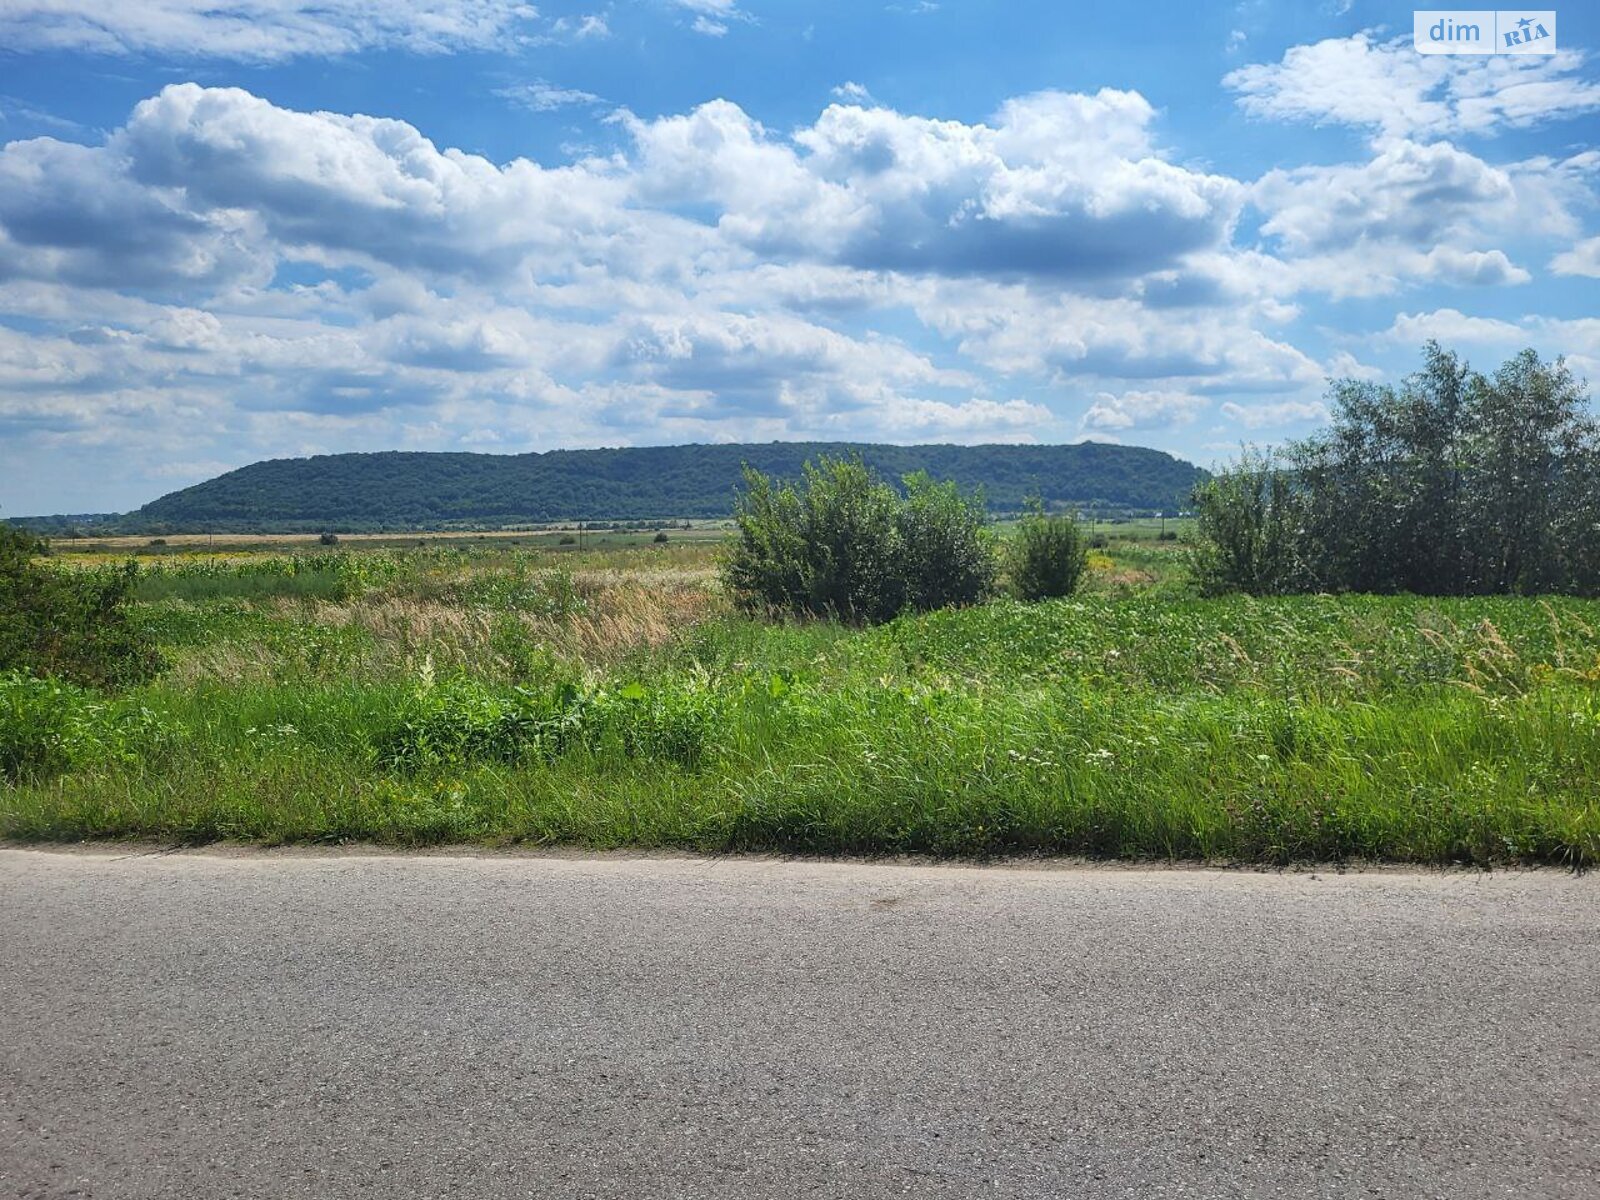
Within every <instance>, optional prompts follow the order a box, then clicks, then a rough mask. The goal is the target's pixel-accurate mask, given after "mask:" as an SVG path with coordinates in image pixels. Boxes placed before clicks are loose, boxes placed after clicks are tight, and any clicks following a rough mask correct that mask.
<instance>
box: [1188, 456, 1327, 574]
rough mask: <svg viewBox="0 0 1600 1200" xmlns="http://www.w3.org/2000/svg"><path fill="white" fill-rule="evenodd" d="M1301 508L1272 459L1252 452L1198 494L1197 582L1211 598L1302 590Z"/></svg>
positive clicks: (1194, 557)
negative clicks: (1300, 587) (1300, 553)
mask: <svg viewBox="0 0 1600 1200" xmlns="http://www.w3.org/2000/svg"><path fill="white" fill-rule="evenodd" d="M1300 515H1301V506H1300V502H1299V499H1298V497H1296V495H1295V494H1294V492H1293V490H1292V489H1291V488H1290V486H1289V480H1288V478H1287V477H1286V476H1285V475H1284V473H1283V472H1282V471H1281V470H1279V469H1278V467H1277V465H1276V463H1275V462H1274V461H1273V459H1272V456H1271V455H1269V454H1258V453H1255V452H1253V451H1250V450H1246V451H1245V452H1244V454H1243V456H1242V457H1241V458H1240V460H1239V461H1238V462H1237V463H1235V464H1234V465H1233V466H1231V467H1229V468H1227V469H1226V470H1223V471H1219V472H1218V473H1217V474H1216V475H1215V476H1214V477H1212V478H1211V479H1209V480H1207V481H1206V483H1204V484H1203V485H1202V486H1201V487H1200V488H1198V489H1197V490H1196V492H1195V548H1194V552H1193V554H1192V555H1191V556H1190V565H1191V566H1192V568H1193V570H1194V576H1195V581H1196V582H1197V583H1198V584H1199V587H1200V590H1201V591H1202V592H1204V593H1205V594H1206V595H1210V596H1217V595H1223V594H1226V593H1228V592H1247V593H1249V594H1250V595H1252V596H1274V595H1279V594H1281V593H1284V592H1292V591H1295V590H1297V589H1298V587H1299V585H1300V583H1301V581H1302V579H1303V574H1302V572H1301V570H1300V565H1299V554H1298V549H1297V546H1296V540H1297V538H1298V536H1299V530H1300V525H1299V522H1300Z"/></svg>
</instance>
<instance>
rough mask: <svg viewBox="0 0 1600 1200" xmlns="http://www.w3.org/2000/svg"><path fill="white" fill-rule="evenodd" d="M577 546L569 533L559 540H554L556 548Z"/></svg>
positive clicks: (576, 540)
mask: <svg viewBox="0 0 1600 1200" xmlns="http://www.w3.org/2000/svg"><path fill="white" fill-rule="evenodd" d="M577 544H578V539H577V538H575V537H573V536H572V535H571V534H570V533H563V534H562V535H561V536H560V537H559V538H557V539H556V545H558V546H576V545H577Z"/></svg>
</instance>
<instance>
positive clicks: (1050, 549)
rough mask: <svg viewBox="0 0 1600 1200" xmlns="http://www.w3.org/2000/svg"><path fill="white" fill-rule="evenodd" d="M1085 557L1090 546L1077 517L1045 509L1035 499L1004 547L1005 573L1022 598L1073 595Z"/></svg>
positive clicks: (1086, 560) (1043, 598)
mask: <svg viewBox="0 0 1600 1200" xmlns="http://www.w3.org/2000/svg"><path fill="white" fill-rule="evenodd" d="M1088 561H1089V546H1088V542H1087V541H1086V540H1085V539H1084V536H1083V529H1082V528H1081V527H1080V526H1079V524H1078V519H1077V518H1076V517H1072V516H1063V515H1061V514H1050V513H1047V512H1045V511H1044V506H1043V505H1042V504H1040V503H1039V502H1037V501H1035V502H1033V503H1032V504H1031V505H1030V506H1029V509H1028V512H1027V513H1026V514H1025V515H1024V516H1023V518H1022V520H1021V522H1019V523H1018V525H1017V532H1016V534H1015V535H1014V536H1013V537H1012V539H1011V542H1010V544H1009V545H1008V546H1007V547H1006V566H1007V572H1006V573H1007V574H1008V575H1009V576H1010V579H1011V590H1012V591H1013V592H1015V593H1016V594H1017V597H1018V598H1019V599H1021V600H1049V599H1051V598H1052V597H1055V596H1070V595H1072V593H1073V592H1075V591H1077V590H1078V582H1079V580H1081V579H1082V578H1083V571H1084V567H1085V566H1087V565H1088Z"/></svg>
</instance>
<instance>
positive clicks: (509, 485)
mask: <svg viewBox="0 0 1600 1200" xmlns="http://www.w3.org/2000/svg"><path fill="white" fill-rule="evenodd" d="M851 453H859V454H860V455H861V456H862V457H863V459H865V460H866V462H867V463H868V464H869V465H871V466H872V467H873V468H875V469H876V470H877V471H878V472H880V473H881V474H882V475H884V476H885V477H886V478H889V479H893V480H898V479H899V478H900V477H901V476H902V475H905V474H907V473H909V472H912V471H916V470H926V471H928V472H929V473H930V474H931V475H933V476H934V477H936V478H939V479H953V480H955V481H956V482H957V483H958V484H960V485H961V486H962V487H963V488H968V489H970V488H974V487H978V486H981V487H982V488H983V490H984V494H985V496H986V498H987V500H988V504H989V507H990V509H991V510H994V511H1008V510H1015V509H1019V508H1021V507H1022V504H1023V502H1024V500H1025V498H1026V497H1027V496H1029V495H1030V494H1033V493H1035V492H1036V493H1038V494H1039V495H1040V496H1041V497H1043V498H1044V500H1045V501H1046V502H1047V503H1051V504H1066V505H1077V506H1081V507H1093V508H1094V509H1096V510H1107V509H1123V510H1127V509H1140V510H1170V509H1173V508H1175V507H1177V506H1178V505H1179V504H1181V503H1183V502H1184V500H1185V498H1186V497H1187V495H1188V493H1189V490H1190V489H1191V488H1192V487H1193V486H1194V484H1195V482H1196V481H1197V480H1198V479H1199V478H1202V477H1203V474H1204V473H1203V472H1201V471H1200V470H1199V469H1198V468H1197V467H1194V466H1192V465H1191V464H1189V463H1186V462H1183V461H1181V460H1180V459H1176V458H1173V457H1172V456H1171V455H1169V454H1164V453H1162V452H1161V451H1158V450H1147V449H1142V448H1139V447H1135V446H1112V445H1105V444H1100V443H1092V442H1091V443H1082V444H1079V445H1072V446H947V445H939V446H880V445H856V444H850V443H828V442H772V443H766V444H761V445H719V446H652V447H640V448H631V449H617V450H552V451H549V452H547V453H544V454H516V455H500V454H447V453H430V452H400V451H395V452H387V453H380V454H330V455H322V456H318V457H316V458H282V459H273V460H270V461H268V462H259V463H255V464H253V465H252V466H248V467H241V468H240V469H239V470H237V471H230V472H228V473H227V474H226V475H220V476H218V477H217V478H216V479H212V480H209V481H208V482H206V483H201V484H196V485H195V486H194V487H189V488H184V489H183V490H182V491H179V492H173V493H171V494H170V495H166V496H163V497H161V498H160V499H159V500H155V501H153V502H151V503H150V504H147V505H145V506H144V507H143V508H142V509H140V510H138V511H137V512H135V513H130V514H128V516H127V517H126V518H124V520H123V524H124V525H125V526H127V527H129V528H137V529H141V530H144V529H148V530H151V531H171V532H182V531H185V530H191V531H203V530H214V531H217V532H224V531H226V532H250V531H263V532H289V531H298V530H321V529H343V530H351V531H357V530H379V529H393V530H399V529H430V528H440V527H457V528H461V527H486V528H493V527H496V526H501V525H517V524H526V523H534V522H545V521H562V520H583V521H595V520H648V519H650V518H704V517H723V516H727V515H728V514H729V513H730V512H731V511H732V507H733V497H734V492H735V489H736V487H737V486H738V484H739V482H740V468H741V467H742V465H743V464H746V463H748V464H749V465H751V466H753V467H755V468H757V469H759V470H761V471H765V472H767V473H768V474H771V475H778V476H783V477H797V476H798V475H799V474H800V467H801V464H802V463H804V462H805V461H806V460H807V459H815V458H816V457H817V456H819V455H822V454H832V455H845V454H851Z"/></svg>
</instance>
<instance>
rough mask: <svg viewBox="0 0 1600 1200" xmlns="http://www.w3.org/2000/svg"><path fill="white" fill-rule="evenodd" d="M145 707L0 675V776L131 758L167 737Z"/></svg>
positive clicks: (24, 776)
mask: <svg viewBox="0 0 1600 1200" xmlns="http://www.w3.org/2000/svg"><path fill="white" fill-rule="evenodd" d="M170 737H171V734H170V732H169V731H168V730H167V729H166V728H165V727H163V726H162V724H161V723H160V722H159V721H158V720H157V719H156V718H155V717H154V716H153V714H152V713H151V712H150V711H149V710H148V709H146V708H143V707H141V706H138V705H134V704H130V703H125V702H120V701H107V700H105V699H103V698H102V697H100V696H98V695H96V694H95V693H93V692H90V691H86V690H85V689H83V688H78V687H74V686H73V685H72V684H70V683H63V682H61V681H60V680H56V679H36V678H34V677H33V676H31V675H24V674H21V673H20V672H16V671H8V672H4V673H0V780H8V781H11V782H13V783H15V782H20V781H23V780H37V779H42V778H48V777H50V776H52V775H57V774H60V773H62V772H64V771H69V770H72V769H73V768H75V767H82V766H85V765H87V764H90V763H96V762H99V763H107V762H122V763H125V762H131V761H134V760H135V759H137V758H138V757H139V755H140V754H147V753H151V752H153V751H155V750H157V749H159V748H160V747H162V746H163V745H164V744H165V743H166V742H168V741H169V740H170Z"/></svg>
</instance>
